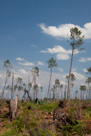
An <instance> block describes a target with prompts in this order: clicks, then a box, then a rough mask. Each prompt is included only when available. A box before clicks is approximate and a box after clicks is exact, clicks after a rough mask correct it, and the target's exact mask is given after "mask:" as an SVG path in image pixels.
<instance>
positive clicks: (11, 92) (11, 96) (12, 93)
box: [11, 73, 14, 99]
mask: <svg viewBox="0 0 91 136" xmlns="http://www.w3.org/2000/svg"><path fill="white" fill-rule="evenodd" d="M13 87H14V73H12V90H11V99H13V90H14V88H13Z"/></svg>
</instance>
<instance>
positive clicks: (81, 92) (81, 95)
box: [81, 90, 82, 100]
mask: <svg viewBox="0 0 91 136" xmlns="http://www.w3.org/2000/svg"><path fill="white" fill-rule="evenodd" d="M81 100H82V90H81Z"/></svg>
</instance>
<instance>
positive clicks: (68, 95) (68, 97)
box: [67, 47, 74, 101]
mask: <svg viewBox="0 0 91 136" xmlns="http://www.w3.org/2000/svg"><path fill="white" fill-rule="evenodd" d="M73 51H74V49H73V47H72V56H71V64H70V71H69V78H68V93H67V99H68V101H69V100H70V75H71V69H72V62H73Z"/></svg>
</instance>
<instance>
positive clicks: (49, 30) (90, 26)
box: [39, 22, 91, 39]
mask: <svg viewBox="0 0 91 136" xmlns="http://www.w3.org/2000/svg"><path fill="white" fill-rule="evenodd" d="M39 26H40V28H41V30H42V32H43V33H45V34H48V35H51V36H53V37H56V38H67V34H68V35H70V29H71V28H73V27H78V29H79V30H81V31H82V35H84V36H85V39H91V22H90V23H86V24H84V26H83V27H80V26H78V25H74V24H61V25H59V26H58V27H56V26H47V25H45V24H43V23H41V24H40V25H39Z"/></svg>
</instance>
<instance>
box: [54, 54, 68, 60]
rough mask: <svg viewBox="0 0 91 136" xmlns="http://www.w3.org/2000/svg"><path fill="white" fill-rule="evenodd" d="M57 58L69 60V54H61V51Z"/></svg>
mask: <svg viewBox="0 0 91 136" xmlns="http://www.w3.org/2000/svg"><path fill="white" fill-rule="evenodd" d="M56 58H57V60H68V59H69V55H68V54H61V53H59V54H57V55H56Z"/></svg>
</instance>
